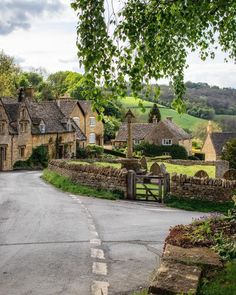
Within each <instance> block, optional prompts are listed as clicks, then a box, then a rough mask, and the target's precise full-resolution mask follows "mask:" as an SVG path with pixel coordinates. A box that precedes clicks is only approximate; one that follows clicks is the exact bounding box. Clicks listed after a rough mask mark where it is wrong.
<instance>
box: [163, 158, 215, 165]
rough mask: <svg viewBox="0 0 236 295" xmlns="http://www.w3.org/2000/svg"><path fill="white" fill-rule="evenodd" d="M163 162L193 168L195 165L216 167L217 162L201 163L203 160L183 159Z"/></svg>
mask: <svg viewBox="0 0 236 295" xmlns="http://www.w3.org/2000/svg"><path fill="white" fill-rule="evenodd" d="M163 162H166V163H170V164H175V165H182V166H193V165H202V166H215V165H216V163H217V161H201V160H181V159H169V160H164V161H163Z"/></svg>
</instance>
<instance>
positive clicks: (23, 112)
mask: <svg viewBox="0 0 236 295" xmlns="http://www.w3.org/2000/svg"><path fill="white" fill-rule="evenodd" d="M21 114H22V118H23V119H25V117H26V110H25V109H23V110H22V112H21Z"/></svg>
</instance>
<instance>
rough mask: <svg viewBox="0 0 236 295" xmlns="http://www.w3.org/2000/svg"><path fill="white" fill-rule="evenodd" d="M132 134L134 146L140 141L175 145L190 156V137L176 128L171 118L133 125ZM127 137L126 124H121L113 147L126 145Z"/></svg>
mask: <svg viewBox="0 0 236 295" xmlns="http://www.w3.org/2000/svg"><path fill="white" fill-rule="evenodd" d="M132 134H133V140H134V144H139V143H141V142H142V141H145V142H148V143H150V144H156V145H163V146H171V145H173V144H176V145H181V146H183V147H185V149H186V150H187V153H188V155H191V154H192V137H191V135H190V134H188V133H187V132H185V131H184V130H183V129H182V128H180V127H179V126H177V125H176V124H175V123H174V122H173V120H172V118H171V117H168V118H166V119H165V120H162V121H160V122H157V121H156V119H155V118H154V120H153V123H133V124H132ZM127 136H128V132H127V124H126V123H123V124H122V125H121V127H120V129H119V131H118V132H117V135H116V138H115V139H114V140H113V145H114V146H117V147H119V146H124V145H126V143H127Z"/></svg>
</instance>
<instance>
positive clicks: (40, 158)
mask: <svg viewBox="0 0 236 295" xmlns="http://www.w3.org/2000/svg"><path fill="white" fill-rule="evenodd" d="M47 165H48V149H47V147H46V146H43V145H40V146H38V147H36V148H34V149H33V151H32V155H31V156H30V157H29V159H28V160H26V161H17V162H15V164H14V166H13V168H14V169H19V168H21V169H27V168H46V167H47Z"/></svg>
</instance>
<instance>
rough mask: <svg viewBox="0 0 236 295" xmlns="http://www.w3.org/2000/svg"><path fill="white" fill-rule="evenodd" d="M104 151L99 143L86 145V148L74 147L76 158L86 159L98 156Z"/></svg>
mask: <svg viewBox="0 0 236 295" xmlns="http://www.w3.org/2000/svg"><path fill="white" fill-rule="evenodd" d="M103 152H104V149H103V147H101V146H99V145H95V144H94V145H87V146H86V148H81V147H78V146H77V148H76V158H78V159H87V158H99V157H100V156H101V155H102V154H103Z"/></svg>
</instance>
